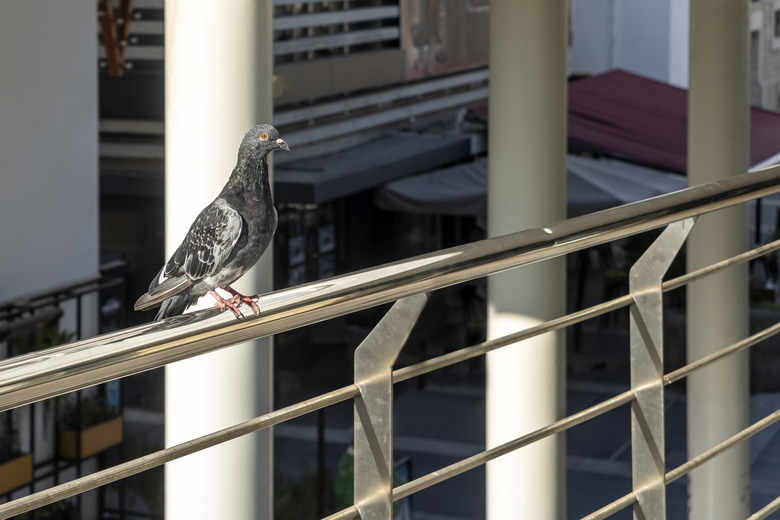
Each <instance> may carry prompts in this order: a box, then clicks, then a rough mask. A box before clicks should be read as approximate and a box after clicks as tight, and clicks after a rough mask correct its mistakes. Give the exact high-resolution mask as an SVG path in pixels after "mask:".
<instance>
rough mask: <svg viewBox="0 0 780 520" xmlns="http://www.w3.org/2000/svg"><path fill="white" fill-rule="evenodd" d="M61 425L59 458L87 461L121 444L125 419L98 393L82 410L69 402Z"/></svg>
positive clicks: (62, 414)
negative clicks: (85, 459) (86, 459)
mask: <svg viewBox="0 0 780 520" xmlns="http://www.w3.org/2000/svg"><path fill="white" fill-rule="evenodd" d="M59 424H60V428H59V454H60V456H61V457H64V458H66V459H78V458H86V457H89V456H91V455H94V454H96V453H99V452H101V451H103V450H106V449H108V448H110V447H112V446H116V445H117V444H120V443H121V442H122V416H121V415H119V412H118V410H117V409H116V408H115V407H113V406H110V405H109V404H108V403H107V402H106V399H105V397H104V396H102V395H100V394H97V393H96V394H92V395H89V396H87V397H84V398H82V399H81V404H80V406H79V405H78V403H77V402H74V400H71V399H68V400H66V401H65V404H64V406H62V408H61V413H60V422H59Z"/></svg>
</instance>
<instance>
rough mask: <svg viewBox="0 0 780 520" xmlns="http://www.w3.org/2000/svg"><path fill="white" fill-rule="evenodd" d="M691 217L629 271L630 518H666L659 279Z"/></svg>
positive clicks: (671, 228) (677, 224)
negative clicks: (630, 389)
mask: <svg viewBox="0 0 780 520" xmlns="http://www.w3.org/2000/svg"><path fill="white" fill-rule="evenodd" d="M694 222H695V219H694V218H688V219H685V220H681V221H679V222H675V223H673V224H670V225H669V226H668V227H667V228H666V229H665V230H664V232H663V233H661V236H659V237H658V238H657V239H656V240H655V242H653V243H652V245H651V246H650V247H649V248H648V249H647V251H645V252H644V254H643V255H642V256H641V257H640V258H639V260H637V261H636V263H635V264H634V265H633V267H631V271H630V273H629V290H630V292H631V295H632V297H633V299H634V302H633V303H632V304H631V388H632V390H633V391H634V396H635V399H634V401H633V403H632V406H631V452H632V465H631V466H632V474H633V475H632V476H633V482H634V494H635V495H636V497H637V502H636V504H635V505H634V518H635V519H638V520H650V519H653V520H663V519H664V518H666V485H665V482H664V473H665V471H666V468H665V466H666V464H665V445H664V386H663V375H664V363H663V315H662V313H663V300H662V299H663V292H662V290H661V284H662V279H663V276H664V274H665V273H666V271H667V270H668V269H669V266H670V265H671V263H672V260H674V257H675V256H676V255H677V252H678V251H679V250H680V247H682V245H683V243H684V242H685V239H686V237H687V236H688V233H689V232H690V230H691V228H692V227H693V224H694Z"/></svg>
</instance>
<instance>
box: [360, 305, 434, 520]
mask: <svg viewBox="0 0 780 520" xmlns="http://www.w3.org/2000/svg"><path fill="white" fill-rule="evenodd" d="M427 301H428V296H427V294H417V295H414V296H409V297H407V298H404V299H402V300H398V301H397V302H396V303H395V305H393V307H392V308H391V309H390V310H389V311H388V312H387V314H386V315H385V317H384V318H382V320H381V321H380V322H379V323H378V324H377V326H376V327H374V330H372V331H371V333H370V334H369V335H368V337H366V339H365V340H363V342H362V343H361V344H360V345H359V346H358V348H357V349H356V350H355V384H356V385H357V386H358V388H359V389H360V394H359V395H358V396H357V397H355V505H356V506H357V508H358V511H360V518H361V519H362V520H390V519H391V518H392V516H393V501H392V493H393V372H392V367H393V364H394V363H395V360H396V358H397V357H398V354H399V353H400V352H401V349H402V348H403V346H404V344H405V343H406V340H407V339H408V338H409V333H410V332H411V331H412V327H414V324H415V323H416V322H417V318H418V317H419V315H420V312H421V311H422V309H423V307H424V306H425V302H427Z"/></svg>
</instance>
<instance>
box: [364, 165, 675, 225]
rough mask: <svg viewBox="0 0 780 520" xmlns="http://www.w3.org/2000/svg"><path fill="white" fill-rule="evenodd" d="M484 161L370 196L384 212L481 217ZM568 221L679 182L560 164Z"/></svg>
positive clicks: (617, 168) (621, 169)
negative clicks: (564, 170) (561, 165)
mask: <svg viewBox="0 0 780 520" xmlns="http://www.w3.org/2000/svg"><path fill="white" fill-rule="evenodd" d="M487 164H488V161H487V160H478V161H474V162H470V163H464V164H459V165H457V166H452V167H450V168H444V169H441V170H437V171H434V172H429V173H424V174H422V175H414V176H411V177H405V178H403V179H398V180H396V181H393V182H389V183H387V184H386V185H384V186H383V187H382V188H381V189H378V190H376V191H375V194H374V203H375V204H376V205H377V206H378V207H380V208H382V209H386V210H393V211H405V212H410V213H427V214H435V215H479V214H485V213H487V193H488V175H487ZM566 171H567V181H566V184H567V186H566V202H567V204H566V205H567V211H568V216H569V217H576V216H578V215H585V214H587V213H592V212H594V211H600V210H602V209H607V208H611V207H614V206H619V205H621V204H627V203H629V202H636V201H638V200H644V199H646V198H648V197H654V196H656V195H661V194H664V193H669V192H671V191H675V190H679V189H682V188H685V187H686V182H685V177H682V176H680V175H676V174H670V173H666V172H662V171H658V170H655V169H652V168H646V167H643V166H638V165H636V164H630V163H625V162H622V161H618V160H614V159H600V160H598V159H589V158H587V157H577V156H574V155H569V156H567V158H566Z"/></svg>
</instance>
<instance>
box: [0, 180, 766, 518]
mask: <svg viewBox="0 0 780 520" xmlns="http://www.w3.org/2000/svg"><path fill="white" fill-rule="evenodd" d="M778 191H780V167H774V168H769V169H766V170H762V171H760V172H757V173H751V174H744V175H740V176H737V177H734V178H732V179H729V180H725V181H720V182H717V183H712V184H708V185H703V186H699V187H695V188H690V189H688V190H683V191H680V192H676V193H673V194H669V195H665V196H661V197H656V198H653V199H648V200H646V201H642V202H638V203H635V204H630V205H626V206H621V207H618V208H614V209H611V210H606V211H603V212H599V213H595V214H591V215H586V216H583V217H579V218H576V219H570V220H567V221H563V222H559V223H555V224H551V225H549V226H545V227H540V228H535V229H531V230H527V231H522V232H519V233H515V234H512V235H506V236H503V237H498V238H494V239H488V240H484V241H481V242H477V243H473V244H469V245H466V246H461V247H456V248H451V249H446V250H442V251H438V252H435V253H431V254H427V255H422V256H419V257H415V258H412V259H409V260H405V261H402V262H395V263H391V264H386V265H383V266H380V267H377V268H374V269H368V270H364V271H360V272H357V273H351V274H348V275H344V276H339V277H335V278H331V279H329V280H324V281H321V282H315V283H312V284H306V285H302V286H299V287H295V288H291V289H286V290H282V291H277V292H274V293H270V294H267V295H264V296H263V297H261V299H260V301H259V304H260V307H261V309H262V312H261V314H260V316H257V317H252V316H250V317H248V318H246V319H243V320H235V319H234V318H233V316H232V314H229V313H223V314H219V313H218V312H216V311H214V310H206V311H200V312H197V313H193V314H190V315H185V316H179V317H175V318H169V319H167V320H164V321H162V322H156V323H151V324H147V325H143V326H139V327H134V328H131V329H127V330H124V331H119V332H116V333H112V334H108V335H104V336H100V337H97V338H92V339H89V340H84V341H79V342H76V343H72V344H69V345H64V346H60V347H55V348H52V349H48V350H44V351H39V352H37V353H35V354H33V355H26V356H19V357H16V358H11V359H8V360H5V361H1V362H0V411H4V410H9V409H12V408H14V407H18V406H21V405H24V404H29V403H31V402H35V401H39V400H41V399H44V398H47V397H52V396H54V395H58V394H61V393H65V392H68V391H72V390H76V389H80V388H85V387H87V386H91V385H94V384H97V383H100V382H104V381H107V380H110V379H115V378H118V377H123V376H126V375H130V374H134V373H137V372H141V371H144V370H149V369H152V368H157V367H159V366H162V365H165V364H167V363H170V362H173V361H177V360H180V359H186V358H189V357H192V356H196V355H199V354H203V353H206V352H210V351H213V350H216V349H219V348H223V347H226V346H229V345H231V344H235V343H239V342H242V341H246V340H250V339H255V338H259V337H263V336H267V335H271V334H275V333H278V332H283V331H285V330H289V329H292V328H295V327H300V326H303V325H308V324H311V323H315V322H317V321H321V320H324V319H328V318H332V317H336V316H340V315H343V314H347V313H350V312H354V311H357V310H361V309H364V308H368V307H371V306H375V305H380V304H383V303H388V302H392V301H398V300H400V301H399V304H400V303H402V302H403V301H406V302H407V303H410V302H411V301H412V300H413V298H412V296H414V295H417V294H420V293H425V292H428V291H432V290H436V289H440V288H443V287H446V286H449V285H453V284H456V283H460V282H464V281H468V280H471V279H474V278H478V277H482V276H485V275H489V274H493V273H496V272H499V271H502V270H505V269H509V268H512V267H517V266H521V265H525V264H529V263H532V262H536V261H541V260H546V259H549V258H555V257H558V256H562V255H565V254H568V253H571V252H575V251H578V250H581V249H585V248H588V247H592V246H595V245H599V244H603V243H606V242H609V241H612V240H615V239H618V238H623V237H626V236H629V235H631V234H635V233H639V232H643V231H647V230H650V229H654V228H657V227H660V226H664V225H668V224H671V223H673V222H678V221H680V220H682V219H687V218H688V217H692V216H696V215H699V214H702V213H706V212H709V211H715V210H718V209H721V208H725V207H728V206H732V205H735V204H739V203H742V202H746V201H747V200H750V199H752V198H756V197H761V196H765V195H768V194H771V193H776V192H778ZM686 225H687V224H683V227H685V226H686ZM778 248H780V241H775V242H773V243H771V244H767V245H764V246H760V247H758V248H756V249H754V250H752V251H749V252H746V253H743V254H741V255H738V256H735V257H732V258H729V259H726V260H724V261H722V262H719V263H717V264H714V265H712V266H709V267H705V268H703V269H700V270H698V271H695V272H692V273H689V274H686V275H683V276H681V277H679V278H676V279H674V280H670V281H667V282H665V283H664V284H663V290H671V289H674V288H678V287H681V286H683V285H685V284H686V283H689V282H691V281H693V280H696V279H699V278H701V277H703V276H706V275H708V274H711V273H713V272H716V271H718V270H721V269H725V268H728V267H731V266H732V265H735V264H737V263H741V262H746V261H749V260H751V259H754V258H756V257H758V256H761V255H763V254H765V253H767V252H769V251H774V250H777V249H778ZM635 304H636V301H635V298H634V296H633V295H631V294H629V295H627V296H623V297H620V298H616V299H614V300H610V301H608V302H604V303H602V304H599V305H596V306H594V307H591V308H589V309H585V310H582V311H577V312H575V313H572V314H570V315H567V316H563V317H561V318H556V319H553V320H550V321H548V322H546V323H543V324H540V325H538V326H536V327H533V328H530V329H526V330H523V331H520V332H517V333H514V334H510V335H508V336H506V337H504V338H498V339H495V340H491V341H487V342H484V343H481V344H479V345H475V346H473V347H468V348H466V349H462V350H459V351H457V352H453V353H450V354H446V355H443V356H440V357H438V358H434V359H431V360H427V361H424V362H422V363H419V364H417V365H413V366H410V367H405V368H402V369H398V370H395V371H393V372H392V374H391V375H390V376H389V379H388V380H389V381H392V382H393V383H395V382H399V381H403V380H406V379H409V378H411V377H415V376H418V375H421V374H423V373H426V372H430V371H432V370H436V369H438V368H442V367H444V366H448V365H450V364H453V363H456V362H459V361H463V360H465V359H469V358H472V357H475V356H478V355H482V354H485V353H486V352H489V351H491V350H494V349H496V348H500V347H502V346H506V345H509V344H513V343H516V342H517V341H520V340H522V339H527V338H529V337H532V336H534V335H537V334H541V333H544V332H548V331H550V330H557V329H560V328H563V327H566V326H569V325H572V324H574V323H578V322H581V321H584V320H585V319H589V318H592V317H595V316H598V315H601V314H604V313H606V312H610V311H612V310H616V309H619V308H622V307H625V306H628V305H635ZM396 305H397V306H398V304H396ZM415 305H416V308H417V309H418V310H417V312H419V298H418V303H417V304H415ZM403 307H404V306H403V305H401V306H400V307H399V311H400V314H403V312H404V311H403V310H402V309H403ZM407 307H408V305H407ZM388 315H390V313H389V314H388ZM414 319H416V318H414ZM407 321H408V320H407ZM411 323H413V321H412V322H411ZM389 328H390V329H391V330H395V329H396V328H397V327H395V325H389ZM778 331H780V325H775V326H772V327H769V328H767V329H766V330H764V331H761V332H759V333H757V334H754V335H753V336H750V337H748V338H746V339H744V340H742V341H739V342H737V343H735V344H734V345H732V346H730V347H727V348H725V349H723V350H722V351H720V352H718V353H716V354H713V355H711V356H708V357H706V358H704V359H702V360H698V361H695V362H693V363H691V364H690V365H687V366H685V367H683V368H681V369H678V370H676V371H674V372H671V373H669V374H666V375H665V376H664V377H663V380H662V381H661V382H662V384H663V385H664V386H665V385H668V384H671V383H672V382H674V381H677V380H679V379H681V378H682V377H685V376H687V375H688V374H689V373H691V372H692V371H694V370H697V369H699V368H702V367H704V366H706V365H708V364H710V363H714V362H717V361H718V360H720V359H722V358H723V357H725V356H727V355H730V354H734V353H736V352H738V351H740V350H743V349H746V348H748V347H750V346H752V345H754V344H756V343H758V342H760V341H763V340H764V339H766V338H767V337H769V336H771V335H773V334H776V333H777V332H778ZM362 346H363V345H361V347H362ZM372 348H379V349H380V350H381V349H382V348H383V345H382V344H381V343H379V344H376V345H374V347H372ZM391 364H392V363H391ZM368 377H369V378H371V379H373V378H374V376H373V375H371V376H368ZM361 394H362V390H361V383H360V381H358V380H357V379H356V381H355V384H352V385H349V386H346V387H344V388H341V389H338V390H335V391H333V392H329V393H327V394H323V395H321V396H318V397H315V398H313V399H310V400H308V401H304V402H302V403H298V404H295V405H292V406H290V407H287V408H284V409H281V410H277V411H274V412H271V413H269V414H266V415H264V416H261V417H256V418H254V419H251V420H249V421H245V422H243V423H240V424H237V425H234V426H232V427H229V428H226V429H224V430H220V431H218V432H214V433H211V434H208V435H204V436H203V437H199V438H197V439H193V440H191V441H188V442H185V443H182V444H180V445H177V446H173V447H171V448H166V449H164V450H160V451H158V452H155V453H152V454H149V455H147V456H144V457H141V458H138V459H135V460H132V461H129V462H127V463H124V464H120V465H118V466H115V467H112V468H108V469H105V470H102V471H99V472H97V473H95V474H92V475H88V476H86V477H82V478H80V479H77V480H74V481H71V482H68V483H65V484H62V485H60V486H56V487H54V488H51V489H49V490H45V491H42V492H39V493H36V494H34V495H30V496H28V497H25V498H22V499H19V500H16V501H13V502H10V503H7V504H3V505H0V518H5V517H7V515H11V514H18V513H21V512H23V511H27V510H30V509H32V508H35V507H38V506H41V505H44V504H47V503H51V502H53V501H55V500H57V499H60V498H64V497H67V496H72V495H74V494H77V493H80V492H83V491H86V490H88V489H93V488H95V487H97V486H100V485H103V484H105V483H108V482H112V481H114V480H117V479H119V478H124V477H126V476H129V475H133V474H136V473H139V472H141V471H144V470H146V469H149V468H151V467H155V466H158V465H161V464H164V463H165V462H168V461H170V460H175V459H176V458H179V457H182V456H185V455H187V454H190V453H193V452H195V451H199V450H200V449H205V448H206V447H209V446H213V445H215V444H218V443H221V442H224V441H226V440H230V439H232V438H235V437H238V436H240V435H244V434H246V433H250V432H253V431H257V430H259V429H262V428H267V427H269V426H272V425H274V424H278V423H280V422H282V421H285V420H289V419H291V418H293V417H298V416H300V415H303V414H305V413H309V412H311V411H314V410H318V409H321V408H323V407H325V406H329V405H331V404H334V403H336V402H339V401H343V400H346V399H352V398H355V399H356V400H357V399H361V398H362V396H361ZM636 401H637V393H636V391H635V389H632V390H629V391H627V392H624V393H623V394H620V395H618V396H615V397H613V398H611V399H609V400H607V401H604V402H602V403H599V404H597V405H595V406H593V407H591V408H589V409H587V410H583V411H581V412H578V413H576V414H574V415H572V416H569V417H566V418H564V419H561V420H560V421H558V422H556V423H553V424H551V425H548V426H546V427H544V428H542V429H540V430H537V431H535V432H531V433H529V434H527V435H525V436H522V437H520V438H517V439H515V440H513V441H510V442H508V443H506V444H504V445H501V446H497V447H495V448H491V449H489V450H486V451H484V452H482V453H479V454H476V455H474V456H472V457H469V458H467V459H464V460H462V461H459V462H457V463H455V464H453V465H451V466H448V467H446V468H443V469H442V470H440V471H437V472H434V473H432V474H429V475H425V476H422V477H420V478H418V479H416V480H414V481H412V482H409V483H407V484H404V485H401V486H399V487H398V488H396V489H394V490H392V492H391V498H392V499H393V500H398V499H401V498H403V497H406V496H408V495H410V494H412V493H415V492H417V491H420V490H422V489H425V488H427V487H429V486H431V485H433V484H436V483H438V482H441V481H443V480H446V479H448V478H451V477H453V476H455V475H457V474H460V473H462V472H464V471H467V470H469V469H472V468H474V467H477V466H479V465H482V464H484V463H486V462H487V461H489V460H492V459H494V458H496V457H499V456H501V455H504V454H506V453H509V452H511V451H514V450H516V449H519V448H521V447H522V446H526V445H528V444H530V443H532V442H535V441H537V440H540V439H542V438H545V437H548V436H550V435H554V434H556V433H558V432H561V431H564V430H566V429H568V428H570V427H572V426H574V425H576V424H580V423H582V422H584V421H586V420H589V419H591V418H593V417H596V416H598V415H600V414H602V413H605V412H607V411H609V410H612V409H614V408H617V407H619V406H622V405H624V404H627V403H629V402H631V403H636ZM779 418H780V415H779V414H777V413H776V414H772V415H770V416H768V417H767V418H764V419H762V420H761V421H759V422H758V423H756V424H754V425H752V426H750V427H748V428H746V429H745V430H743V431H742V432H740V433H739V434H737V435H736V436H734V437H732V438H731V439H728V440H726V441H724V443H722V444H721V445H719V446H716V447H714V448H713V449H711V450H709V451H708V452H706V453H704V454H702V455H700V456H699V457H697V458H695V459H692V460H691V461H689V462H687V463H686V464H684V465H683V466H680V467H679V468H677V469H675V470H672V471H671V472H669V473H668V474H666V481H667V482H669V481H671V480H673V479H675V478H679V477H680V476H682V475H684V474H686V473H687V472H688V471H690V470H692V469H693V468H694V467H697V466H698V465H700V464H702V463H704V462H705V461H706V460H709V459H710V458H712V457H714V456H715V455H717V454H718V453H720V452H722V451H723V450H725V449H728V448H729V447H731V446H733V445H734V444H735V443H737V442H740V441H742V440H744V439H745V438H748V437H749V436H750V435H753V434H754V433H756V432H757V431H760V430H761V429H763V428H765V427H767V426H768V425H769V424H772V423H773V422H775V421H776V420H778V419H779ZM357 428H358V424H357V423H356V434H357ZM356 448H357V444H356ZM358 458H359V457H358V456H357V454H356V461H357V459H358ZM356 464H357V462H356ZM662 476H663V475H662ZM389 498H390V497H388V499H389ZM636 500H637V497H636V495H635V494H634V493H631V494H629V495H626V496H624V497H622V498H620V499H618V500H617V501H615V502H613V503H612V504H609V505H607V506H605V507H604V508H602V509H601V510H599V511H597V512H596V513H594V515H592V518H604V517H606V516H608V515H609V514H611V513H613V512H616V511H618V510H620V509H622V508H623V507H627V506H629V505H631V504H633V503H634V502H635V501H636ZM773 504H774V502H773ZM770 506H772V507H774V506H773V505H772V504H770ZM770 506H767V508H769V507H770ZM767 508H765V510H767V511H768V509H767ZM772 510H774V509H772ZM770 512H771V511H770ZM358 516H359V513H358V509H357V508H356V507H355V506H352V507H350V508H348V509H345V510H343V511H341V512H338V513H336V514H334V515H332V516H331V517H329V518H331V519H337V518H340V519H346V518H356V517H358Z"/></svg>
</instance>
